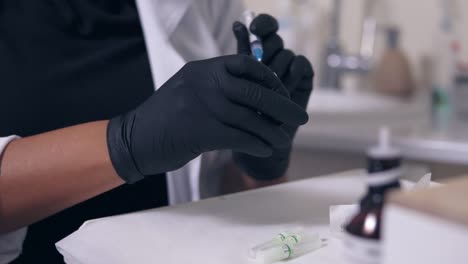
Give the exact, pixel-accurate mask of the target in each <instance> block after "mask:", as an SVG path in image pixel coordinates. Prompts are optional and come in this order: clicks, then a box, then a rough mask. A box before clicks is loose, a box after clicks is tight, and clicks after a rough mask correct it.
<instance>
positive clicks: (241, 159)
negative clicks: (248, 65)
mask: <svg viewBox="0 0 468 264" xmlns="http://www.w3.org/2000/svg"><path fill="white" fill-rule="evenodd" d="M278 29H279V26H278V22H277V21H276V19H275V18H273V17H272V16H270V15H265V14H261V15H259V16H257V17H256V18H255V19H254V20H253V21H252V23H251V24H250V31H251V32H252V33H253V34H255V35H256V36H258V37H259V39H260V40H261V42H262V45H263V59H262V62H263V63H265V64H266V65H267V66H268V67H269V68H270V69H271V70H272V71H273V72H275V73H276V74H277V75H278V77H279V78H280V79H281V81H282V82H283V83H284V85H285V86H286V88H287V89H288V91H289V93H290V97H291V100H293V101H294V102H295V103H296V104H298V105H299V106H301V107H302V108H304V109H305V108H306V107H307V103H308V102H309V97H310V94H311V92H312V89H313V78H314V71H313V69H312V65H311V64H310V62H309V60H307V58H306V57H304V56H302V55H299V56H297V55H295V54H294V53H293V52H292V51H291V50H288V49H285V48H284V45H283V40H282V39H281V37H280V36H279V35H278V34H277V31H278ZM233 32H234V35H235V36H236V39H237V48H238V53H239V54H246V55H251V51H250V42H249V35H248V34H249V33H248V31H247V28H246V26H245V25H244V24H242V23H240V22H235V23H234V24H233ZM297 129H298V127H291V126H287V125H283V130H284V131H285V132H286V133H287V134H288V135H289V136H290V137H291V141H292V140H293V139H294V136H295V134H296V131H297ZM291 147H292V145H289V147H286V148H277V149H274V151H273V154H272V155H271V156H270V157H267V158H258V157H253V156H251V155H248V154H245V153H239V152H233V157H234V161H235V162H236V164H237V165H238V166H239V167H240V168H241V169H243V170H244V171H245V172H246V173H247V174H248V175H249V176H251V177H253V178H254V179H256V180H273V179H276V178H279V177H282V176H283V175H285V173H286V170H287V169H288V166H289V159H290V155H291Z"/></svg>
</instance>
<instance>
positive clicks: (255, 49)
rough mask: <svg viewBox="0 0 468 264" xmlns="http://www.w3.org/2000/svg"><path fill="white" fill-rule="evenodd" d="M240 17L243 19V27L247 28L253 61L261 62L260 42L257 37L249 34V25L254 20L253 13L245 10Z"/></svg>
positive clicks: (261, 48) (261, 49)
mask: <svg viewBox="0 0 468 264" xmlns="http://www.w3.org/2000/svg"><path fill="white" fill-rule="evenodd" d="M242 17H243V20H244V23H245V26H246V27H247V31H248V32H249V42H250V51H251V52H252V56H254V57H255V59H257V61H262V59H263V46H262V42H261V41H260V39H258V37H257V36H255V35H254V34H252V32H250V24H251V23H252V21H253V20H254V18H255V13H254V12H252V11H249V10H247V11H244V13H242Z"/></svg>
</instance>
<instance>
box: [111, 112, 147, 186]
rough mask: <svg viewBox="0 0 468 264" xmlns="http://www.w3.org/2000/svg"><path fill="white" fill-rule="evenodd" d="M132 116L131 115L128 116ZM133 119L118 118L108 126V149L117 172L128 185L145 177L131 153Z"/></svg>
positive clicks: (112, 120)
mask: <svg viewBox="0 0 468 264" xmlns="http://www.w3.org/2000/svg"><path fill="white" fill-rule="evenodd" d="M127 115H131V113H129V114H127ZM129 122H133V118H127V117H126V116H118V117H115V118H112V119H111V120H110V121H109V124H108V125H107V148H108V150H109V156H110V159H111V161H112V165H113V166H114V169H115V171H116V172H117V174H118V175H119V177H120V178H122V179H123V180H124V181H125V182H127V183H130V184H132V183H135V182H137V181H140V180H142V179H143V178H144V177H145V176H144V175H143V174H142V173H141V172H140V171H139V170H138V168H137V166H136V163H135V160H134V159H133V156H132V154H131V152H130V142H131V141H130V135H131V127H132V125H131V124H129Z"/></svg>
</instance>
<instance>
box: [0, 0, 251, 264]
mask: <svg viewBox="0 0 468 264" xmlns="http://www.w3.org/2000/svg"><path fill="white" fill-rule="evenodd" d="M136 2H137V7H138V11H139V14H140V21H141V23H142V26H143V31H144V35H145V42H146V47H147V50H148V55H149V59H150V64H151V72H152V75H153V80H154V83H155V86H156V87H155V89H158V88H159V87H160V86H161V85H162V84H163V83H164V82H166V81H167V80H168V79H169V78H170V77H171V76H172V75H174V74H175V73H176V72H177V71H178V70H179V69H180V68H181V67H182V66H183V65H184V64H185V63H186V62H188V61H192V60H199V59H206V58H211V57H215V56H220V55H226V54H233V53H235V47H236V42H235V39H234V36H233V34H232V30H231V28H232V23H233V22H234V21H235V20H238V19H239V17H240V15H241V13H242V11H243V3H242V0H136ZM11 140H12V138H11V137H9V138H0V154H1V153H2V151H3V149H4V147H5V146H6V144H7V143H8V142H9V141H11ZM228 159H229V153H228V152H210V153H206V154H203V155H202V156H200V157H198V158H196V159H194V160H192V161H191V162H189V163H188V164H187V165H186V166H184V167H183V168H181V169H179V170H176V171H173V172H169V173H168V176H167V177H168V191H169V201H170V203H171V204H178V203H184V202H189V201H194V200H198V199H201V198H207V197H210V196H214V195H217V194H218V193H219V188H218V187H219V179H220V175H221V168H222V166H223V165H224V163H225V161H227V160H228ZM25 234H26V228H23V229H21V230H18V231H17V232H12V233H10V234H7V235H1V236H0V264H3V263H8V262H9V261H11V260H12V259H14V258H15V257H16V256H18V254H19V253H20V251H21V245H22V241H23V240H24V237H25Z"/></svg>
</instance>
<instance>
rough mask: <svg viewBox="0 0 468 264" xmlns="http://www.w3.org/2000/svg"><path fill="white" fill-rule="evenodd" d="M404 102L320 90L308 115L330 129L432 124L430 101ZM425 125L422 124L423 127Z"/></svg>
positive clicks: (314, 97)
mask: <svg viewBox="0 0 468 264" xmlns="http://www.w3.org/2000/svg"><path fill="white" fill-rule="evenodd" d="M415 98H416V99H412V100H407V101H405V100H402V99H398V98H393V97H389V96H382V95H378V94H373V93H370V92H369V93H364V92H361V93H357V92H354V93H344V92H340V91H336V90H325V89H316V90H315V91H314V92H313V93H312V96H311V98H310V101H309V105H308V108H307V112H308V113H309V115H310V119H311V121H314V122H315V124H320V125H323V126H326V125H327V124H330V125H333V126H342V125H344V126H347V127H348V126H363V125H364V126H368V125H371V126H372V127H375V126H380V125H391V126H407V125H411V126H414V125H415V124H418V122H422V123H424V124H427V122H428V120H429V114H428V112H429V111H428V106H427V103H426V102H427V98H424V97H423V96H419V97H415ZM421 125H422V124H421Z"/></svg>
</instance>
